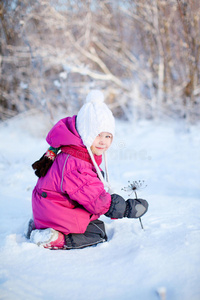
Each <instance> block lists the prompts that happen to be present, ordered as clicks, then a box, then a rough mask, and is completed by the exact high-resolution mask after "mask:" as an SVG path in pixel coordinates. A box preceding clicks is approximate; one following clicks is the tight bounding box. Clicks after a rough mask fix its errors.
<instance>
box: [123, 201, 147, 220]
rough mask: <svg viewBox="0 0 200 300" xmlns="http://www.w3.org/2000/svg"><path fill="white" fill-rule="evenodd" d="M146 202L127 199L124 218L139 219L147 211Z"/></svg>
mask: <svg viewBox="0 0 200 300" xmlns="http://www.w3.org/2000/svg"><path fill="white" fill-rule="evenodd" d="M148 206H149V204H148V202H147V201H146V200H143V199H128V200H127V201H126V209H125V212H124V217H127V218H136V219H137V218H140V217H142V216H143V215H144V214H145V213H146V212H147V210H148Z"/></svg>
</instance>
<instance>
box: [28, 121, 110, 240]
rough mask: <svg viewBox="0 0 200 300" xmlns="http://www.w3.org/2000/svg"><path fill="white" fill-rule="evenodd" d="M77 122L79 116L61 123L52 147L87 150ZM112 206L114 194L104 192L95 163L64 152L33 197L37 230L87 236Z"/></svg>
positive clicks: (50, 139)
mask: <svg viewBox="0 0 200 300" xmlns="http://www.w3.org/2000/svg"><path fill="white" fill-rule="evenodd" d="M75 121H76V116H73V117H72V118H71V117H68V118H65V119H62V120H60V121H59V122H58V123H57V124H56V125H55V126H54V127H53V128H52V129H51V130H50V132H49V133H48V136H47V139H46V140H47V142H48V143H49V144H50V146H52V147H54V148H58V147H61V146H70V145H72V146H73V145H74V146H78V147H80V149H81V148H82V149H83V150H85V149H86V148H85V146H84V145H83V142H82V140H81V138H80V136H79V134H78V132H77V130H76V126H75ZM61 150H62V149H61ZM110 205H111V195H110V194H109V193H107V192H106V191H105V190H104V186H103V183H102V182H101V181H100V179H99V178H98V176H97V173H96V169H95V167H94V166H93V164H92V162H89V161H87V160H83V159H82V157H81V155H80V158H79V157H75V156H72V155H70V154H68V153H65V152H63V151H61V152H60V153H59V154H58V155H57V157H56V159H55V161H54V162H53V165H52V166H51V168H50V169H49V170H48V172H47V174H46V176H45V177H41V178H39V179H38V182H37V184H36V186H35V188H34V190H33V195H32V209H33V217H34V222H35V226H36V228H37V229H41V228H53V229H55V230H58V231H61V232H62V233H64V234H69V233H84V232H85V230H86V228H87V226H88V224H89V223H90V222H91V221H93V220H96V219H98V218H99V216H100V215H102V214H105V213H106V212H107V211H108V210H109V208H110Z"/></svg>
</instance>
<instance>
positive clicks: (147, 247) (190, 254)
mask: <svg viewBox="0 0 200 300" xmlns="http://www.w3.org/2000/svg"><path fill="white" fill-rule="evenodd" d="M44 120H45V118H44V117H40V116H38V115H36V114H30V115H28V116H27V115H26V116H24V117H23V119H22V118H20V117H18V118H14V119H12V120H9V121H7V122H4V123H2V124H1V125H0V140H1V144H0V196H1V197H0V224H1V226H0V236H1V239H0V265H1V268H0V295H1V299H6V300H7V299H9V300H10V299H15V300H18V299H20V300H22V299H31V300H32V299H33V300H35V299H51V300H53V299H56V300H57V299H71V300H73V299H83V300H88V299H96V300H98V299H99V300H102V299H103V300H105V299H109V300H110V299H115V300H118V299H119V300H121V299H137V300H140V299H141V300H147V299H148V300H154V299H155V300H156V299H159V292H160V291H166V299H170V300H199V299H200V287H199V280H200V255H199V253H200V222H199V221H200V201H199V196H200V186H199V176H200V151H199V150H200V136H199V132H200V131H199V129H200V128H199V126H196V127H191V128H190V130H189V131H186V130H185V129H184V126H183V124H181V123H180V122H179V123H170V124H169V123H164V122H162V123H154V122H140V123H138V124H135V125H133V124H128V123H125V122H119V121H118V122H117V134H116V138H115V142H114V144H113V146H112V149H111V150H110V151H109V155H108V162H109V174H110V178H111V182H112V184H113V186H114V187H115V190H116V192H118V193H120V194H121V195H122V196H124V197H125V198H128V197H129V196H128V194H129V193H126V192H125V191H122V190H121V188H123V187H124V186H127V184H128V180H130V181H133V180H139V179H141V180H145V183H146V184H147V187H146V188H145V189H141V190H140V191H138V196H139V197H141V198H144V199H147V200H148V201H149V204H150V207H149V212H148V213H147V214H146V215H145V216H144V217H143V218H142V221H143V225H144V230H142V229H141V227H140V223H139V221H138V220H128V219H122V220H110V219H109V218H106V217H105V216H102V217H101V219H102V220H103V221H104V222H105V223H106V230H107V233H108V238H109V241H108V242H107V243H103V244H99V245H98V246H96V247H91V248H86V249H82V250H71V251H62V250H60V251H59V250H57V251H50V250H47V249H43V248H39V247H37V246H36V245H34V244H31V243H30V242H29V241H28V240H26V239H25V237H24V236H23V230H24V225H25V222H26V220H28V219H29V217H30V215H31V192H32V189H33V187H34V185H35V183H36V180H37V178H36V176H35V175H34V173H33V170H32V169H31V164H32V163H33V162H34V161H35V160H36V159H38V158H39V157H41V155H42V154H43V152H44V151H45V150H46V148H47V144H46V142H45V139H44V137H45V135H46V133H47V131H48V130H49V128H50V124H49V122H46V121H45V122H44ZM133 196H134V195H132V196H130V197H133Z"/></svg>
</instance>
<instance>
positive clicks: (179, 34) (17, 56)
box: [0, 0, 200, 123]
mask: <svg viewBox="0 0 200 300" xmlns="http://www.w3.org/2000/svg"><path fill="white" fill-rule="evenodd" d="M91 88H101V89H102V90H103V91H104V94H105V96H106V102H107V103H108V104H109V106H110V108H111V109H112V110H113V112H114V114H115V116H117V117H120V118H123V119H128V120H130V119H134V120H138V119H161V118H163V117H167V118H170V119H177V118H185V120H186V121H187V122H188V123H196V122H197V120H198V119H199V116H200V2H199V0H187V1H186V0H168V1H165V0H154V1H152V0H126V1H122V0H110V1H108V0H101V1H98V0H89V1H81V0H79V1H77V0H38V1H36V0H13V1H11V0H3V1H1V3H0V119H1V120H5V119H7V118H9V117H12V116H14V115H16V114H17V113H19V112H24V111H27V110H30V109H35V108H37V109H39V110H42V111H44V112H45V113H48V114H49V116H50V117H51V118H52V119H53V118H54V113H55V112H56V111H58V110H61V111H62V110H63V109H64V110H65V112H66V111H67V112H68V113H74V112H76V111H77V110H78V109H79V108H80V106H81V105H82V103H83V101H84V98H85V95H86V94H87V93H88V91H89V90H90V89H91Z"/></svg>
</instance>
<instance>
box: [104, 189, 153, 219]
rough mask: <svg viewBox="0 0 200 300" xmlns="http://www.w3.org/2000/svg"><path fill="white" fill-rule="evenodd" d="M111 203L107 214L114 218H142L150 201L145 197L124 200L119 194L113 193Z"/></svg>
mask: <svg viewBox="0 0 200 300" xmlns="http://www.w3.org/2000/svg"><path fill="white" fill-rule="evenodd" d="M111 199H112V201H111V205H110V208H109V210H108V212H107V213H105V215H106V216H107V217H109V218H112V219H121V218H124V217H127V218H140V217H141V216H143V215H144V214H145V213H146V212H147V210H148V206H149V205H148V202H147V201H146V200H143V199H128V200H127V201H125V200H124V198H122V197H121V196H119V195H117V194H112V195H111Z"/></svg>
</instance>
